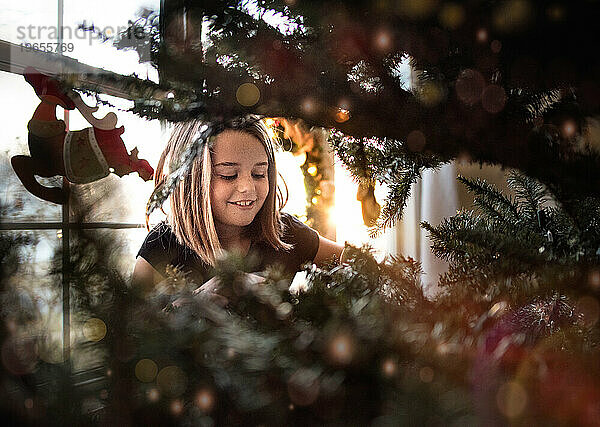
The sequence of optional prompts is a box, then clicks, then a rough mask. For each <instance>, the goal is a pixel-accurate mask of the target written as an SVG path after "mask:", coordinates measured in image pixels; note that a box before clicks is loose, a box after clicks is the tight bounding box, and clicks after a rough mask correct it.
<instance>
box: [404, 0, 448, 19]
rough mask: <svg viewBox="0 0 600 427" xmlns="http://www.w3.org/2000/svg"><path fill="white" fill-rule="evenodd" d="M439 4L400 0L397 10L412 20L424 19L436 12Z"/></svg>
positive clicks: (434, 1) (430, 0)
mask: <svg viewBox="0 0 600 427" xmlns="http://www.w3.org/2000/svg"><path fill="white" fill-rule="evenodd" d="M437 3H438V2H437V0H419V1H414V0H400V1H399V2H398V3H397V4H398V9H397V10H398V12H399V13H400V14H402V15H404V16H407V17H409V18H411V19H424V18H427V17H428V16H429V15H431V14H432V13H433V12H434V11H435V10H436V7H437Z"/></svg>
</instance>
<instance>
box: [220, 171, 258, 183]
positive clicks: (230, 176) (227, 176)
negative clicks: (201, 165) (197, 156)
mask: <svg viewBox="0 0 600 427" xmlns="http://www.w3.org/2000/svg"><path fill="white" fill-rule="evenodd" d="M252 176H253V177H254V178H255V179H264V178H266V177H267V175H266V174H256V173H253V174H252ZM219 178H221V179H224V180H225V181H233V180H234V179H236V178H237V173H236V174H234V175H219Z"/></svg>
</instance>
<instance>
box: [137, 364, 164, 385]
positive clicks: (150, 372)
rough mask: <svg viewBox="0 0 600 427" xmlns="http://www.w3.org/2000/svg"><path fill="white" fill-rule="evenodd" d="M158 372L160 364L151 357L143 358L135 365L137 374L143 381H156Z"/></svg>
mask: <svg viewBox="0 0 600 427" xmlns="http://www.w3.org/2000/svg"><path fill="white" fill-rule="evenodd" d="M157 373H158V366H156V363H154V361H153V360H150V359H142V360H140V361H139V362H138V363H136V365H135V376H136V378H137V379H138V380H140V381H141V382H143V383H149V382H152V381H154V378H156V374H157Z"/></svg>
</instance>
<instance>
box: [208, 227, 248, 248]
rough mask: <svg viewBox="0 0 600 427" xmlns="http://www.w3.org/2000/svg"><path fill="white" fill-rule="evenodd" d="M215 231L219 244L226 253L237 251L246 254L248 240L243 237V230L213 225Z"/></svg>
mask: <svg viewBox="0 0 600 427" xmlns="http://www.w3.org/2000/svg"><path fill="white" fill-rule="evenodd" d="M215 228H216V229H217V235H218V236H219V243H221V246H222V247H223V249H225V250H226V251H233V250H238V251H240V252H242V253H246V252H247V250H248V246H249V242H250V239H248V238H247V237H245V236H244V234H243V228H242V227H236V226H230V225H223V224H215Z"/></svg>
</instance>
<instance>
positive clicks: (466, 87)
mask: <svg viewBox="0 0 600 427" xmlns="http://www.w3.org/2000/svg"><path fill="white" fill-rule="evenodd" d="M484 86H485V80H484V79H483V76H482V75H481V73H480V72H479V71H477V70H472V69H466V70H464V71H463V72H461V73H460V75H459V76H458V79H457V80H456V94H457V96H458V99H460V100H461V101H462V102H464V103H465V104H467V105H473V104H475V103H477V102H478V101H479V99H480V98H481V93H482V92H483V88H484Z"/></svg>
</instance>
